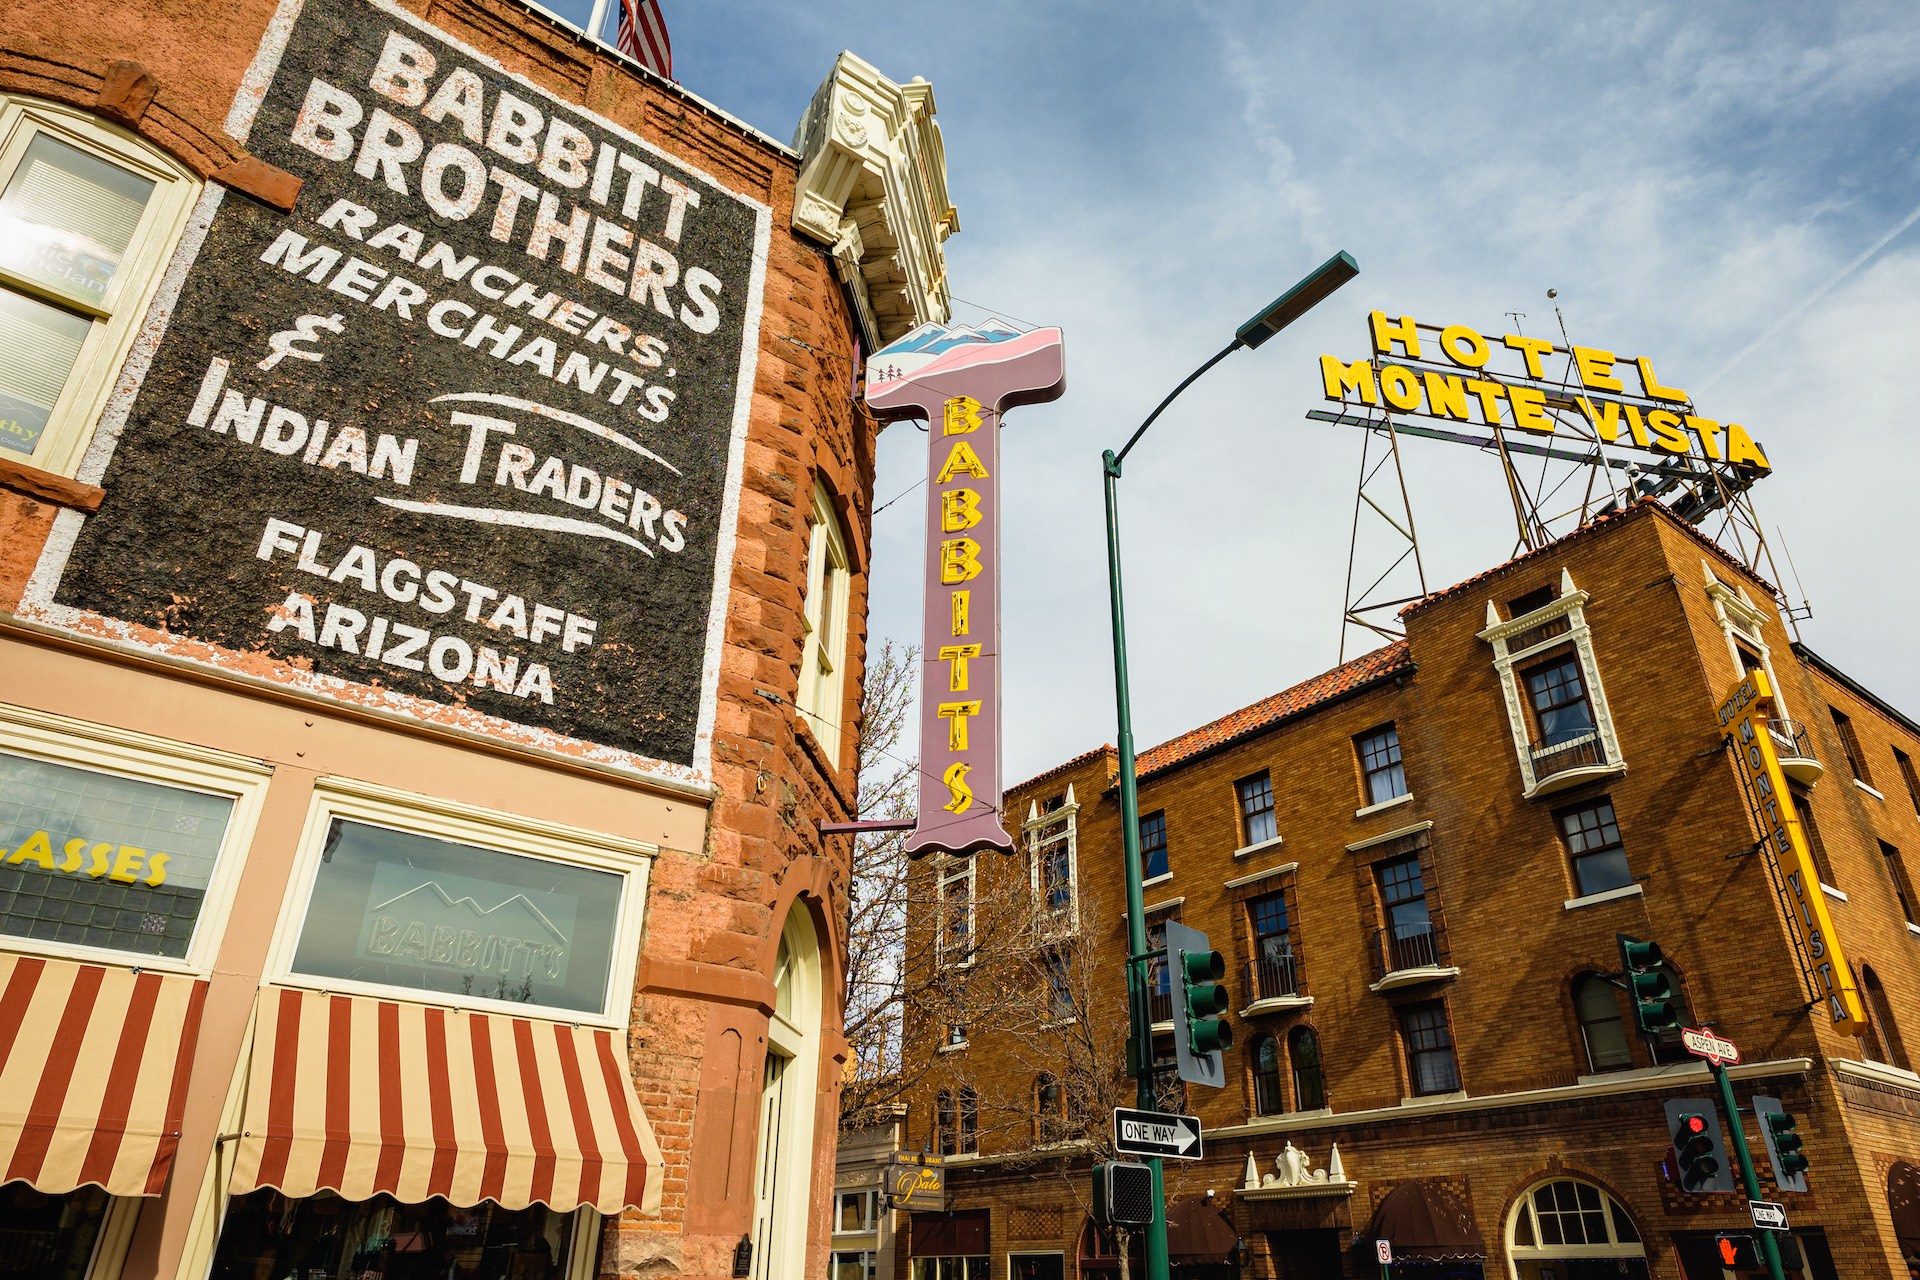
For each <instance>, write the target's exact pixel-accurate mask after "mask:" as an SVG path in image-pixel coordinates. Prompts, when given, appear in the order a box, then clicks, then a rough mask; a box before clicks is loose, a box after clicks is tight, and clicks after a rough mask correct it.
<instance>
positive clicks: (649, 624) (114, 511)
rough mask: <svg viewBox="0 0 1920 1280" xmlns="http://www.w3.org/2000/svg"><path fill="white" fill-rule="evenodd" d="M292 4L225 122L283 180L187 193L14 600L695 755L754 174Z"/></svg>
mask: <svg viewBox="0 0 1920 1280" xmlns="http://www.w3.org/2000/svg"><path fill="white" fill-rule="evenodd" d="M280 13H281V17H280V19H278V20H276V22H275V23H274V25H273V26H272V28H271V29H270V34H269V36H268V41H267V44H266V46H265V47H263V49H262V51H261V55H260V57H259V59H258V60H257V61H256V63H255V65H254V69H253V72H252V73H251V74H250V75H249V77H248V80H247V82H246V87H245V88H243V90H242V100H241V102H240V103H238V104H237V105H236V107H235V111H234V116H233V121H232V122H230V127H232V128H233V129H234V131H235V132H236V134H239V135H242V136H245V137H246V139H247V140H248V142H249V145H250V147H251V149H252V150H253V152H254V154H256V155H258V156H259V157H261V158H262V159H264V160H266V161H268V162H269V163H271V164H275V165H278V166H280V167H282V168H284V169H286V170H288V171H289V172H291V173H293V174H294V175H295V176H297V177H299V178H300V179H301V180H302V182H303V184H304V185H303V188H302V191H301V195H300V198H299V202H298V206H297V208H296V210H295V212H294V213H293V214H292V215H291V216H284V215H282V214H280V213H278V212H276V211H274V210H272V209H269V208H267V207H265V206H263V205H259V204H256V203H254V202H252V201H249V200H247V199H245V198H242V197H237V196H225V197H224V198H223V197H222V196H221V194H220V193H219V192H218V191H217V189H210V190H209V192H208V194H207V195H206V197H204V198H203V201H202V204H201V213H200V215H199V217H198V218H197V219H196V223H195V230H190V231H189V240H188V245H187V247H186V248H185V249H184V250H183V253H182V257H183V258H185V259H189V260H190V266H189V267H188V269H187V270H186V271H185V274H184V277H183V278H182V279H181V280H180V281H179V282H178V284H177V285H170V286H169V287H170V288H177V296H173V297H172V298H171V300H170V299H169V296H168V295H167V293H165V292H163V296H162V299H161V303H160V305H158V306H156V308H155V312H156V315H163V314H164V315H166V316H167V318H166V319H165V321H164V329H163V330H161V331H160V336H159V340H158V343H157V347H156V348H155V349H154V352H153V355H152V358H151V362H150V364H149V366H148V368H147V371H146V374H145V377H144V379H143V380H142V381H141V382H140V384H139V386H138V388H137V390H135V391H133V392H132V393H131V394H130V396H129V397H128V398H127V399H126V400H124V401H119V402H116V404H115V405H114V406H113V407H112V408H111V409H110V410H109V413H108V415H107V418H106V421H105V422H104V423H103V426H102V430H101V431H100V433H99V438H98V439H96V441H95V443H94V446H93V449H92V450H91V451H90V453H89V455H88V457H87V459H86V461H85V463H84V464H83V467H82V471H81V478H82V479H87V480H92V481H95V482H97V483H99V484H100V485H101V486H102V487H103V488H104V489H105V491H106V499H105V501H104V503H103V504H102V506H101V508H100V510H99V512H98V513H97V514H96V515H94V516H92V517H91V518H88V519H86V520H85V521H84V522H81V521H80V520H79V519H78V518H77V517H74V518H73V519H72V520H71V521H70V522H68V523H67V524H65V525H64V526H63V527H62V529H61V530H59V531H57V532H56V535H55V537H54V538H53V539H52V540H51V541H50V543H49V547H48V552H47V556H46V558H45V559H44V560H43V562H42V564H41V566H40V570H39V572H38V573H37V574H36V577H35V580H34V583H33V586H32V588H31V589H30V591H29V595H28V599H27V601H26V602H25V605H24V606H23V609H22V612H23V613H28V614H29V616H38V617H41V618H43V619H45V620H47V621H50V622H53V623H56V624H58V625H62V626H66V627H69V628H72V629H75V630H80V631H86V632H90V633H92V634H101V635H107V636H111V637H115V638H118V639H121V640H127V641H131V642H133V643H136V644H140V645H144V646H147V647H150V648H157V649H161V650H164V651H167V652H170V653H173V654H175V655H176V656H183V657H188V658H192V659H195V660H198V661H201V662H206V663H210V664H213V665H217V666H221V667H224V668H227V669H229V670H236V671H240V672H244V673H249V674H254V675H259V676H263V677H265V678H268V679H272V680H276V681H279V682H282V683H291V684H294V685H296V686H300V687H304V688H306V689H308V690H309V691H312V692H319V693H324V694H327V695H329V696H333V697H337V698H341V699H343V700H346V701H352V702H357V703H360V704H363V705H372V706H376V707H381V708H385V709H388V710H394V711H401V712H405V713H407V714H410V715H414V716H418V717H420V718H424V719H427V720H431V721H437V722H440V723H444V724H449V725H452V726H454V727H462V728H470V729H474V730H478V731H482V732H486V733H489V734H490V735H493V736H504V737H507V738H511V739H515V740H519V741H522V742H524V743H526V744H529V745H535V746H552V747H556V748H558V749H563V750H569V751H572V752H575V753H576V754H587V755H592V756H597V757H599V758H605V759H607V760H609V761H610V762H613V763H624V764H628V765H629V766H631V767H640V768H649V769H651V768H655V767H658V766H665V771H666V772H668V773H685V772H687V771H694V772H698V771H701V770H703V769H704V767H705V747H704V745H703V744H704V742H705V740H706V738H707V737H708V736H709V735H710V733H711V724H712V698H713V685H714V681H715V679H716V674H717V669H718V668H717V659H716V657H715V655H714V653H713V652H712V651H713V650H714V648H715V646H716V645H717V637H718V634H719V623H720V619H721V616H722V614H723V612H724V605H725V585H726V571H727V566H728V561H729V559H730V556H731V542H732V522H733V520H734V518H735V513H736V505H735V504H736V501H737V489H738V476H739V469H740V458H741V452H742V446H743V441H744V435H745V429H746V415H747V408H748V398H749V394H750V389H751V382H752V377H753V367H754V360H755V353H756V351H757V343H758V326H759V306H760V294H761V277H762V273H763V270H764V265H765V261H766V254H767V241H768V227H769V215H768V211H767V209H766V207H765V206H764V205H762V204H760V203H758V202H756V201H753V200H750V199H747V198H745V197H743V196H740V195H737V194H735V193H733V192H731V191H729V190H727V189H726V188H724V187H722V186H720V185H718V184H717V183H715V182H714V181H713V180H711V179H710V178H708V177H707V176H705V175H703V174H701V173H699V172H697V171H695V170H692V169H690V168H688V167H687V166H686V165H684V164H681V163H679V162H678V161H676V160H674V159H673V158H671V157H670V156H667V155H666V154H664V153H662V152H661V151H659V150H657V149H656V148H654V147H653V146H651V145H650V144H649V143H647V142H645V141H644V140H642V139H640V138H638V137H636V136H634V135H633V134H631V133H628V132H626V131H625V130H623V129H621V128H619V127H618V126H616V125H614V124H612V123H610V122H608V121H605V120H602V119H600V118H599V117H597V116H593V115H591V114H588V113H586V112H584V111H582V110H581V109H579V108H577V107H575V106H572V105H571V104H568V103H564V102H561V101H559V100H557V99H555V98H552V97H550V96H549V95H547V94H545V93H544V92H542V91H541V90H539V89H537V88H535V87H533V86H532V85H530V84H529V83H527V82H526V81H524V80H522V79H520V78H518V77H517V76H514V75H512V74H511V73H509V72H507V71H505V70H503V69H502V68H501V67H499V66H497V65H496V64H494V63H492V62H491V61H490V60H488V59H486V58H484V57H482V56H480V55H478V54H475V53H473V52H472V51H470V50H467V49H466V48H464V47H463V46H461V45H458V44H456V43H454V42H452V41H450V40H449V39H447V38H446V37H445V36H443V35H441V34H440V33H438V32H437V31H435V30H433V29H432V28H430V27H427V26H425V25H424V24H422V23H421V22H420V21H419V20H418V19H416V18H414V17H412V16H411V15H408V14H406V13H405V12H403V11H402V10H400V9H398V8H397V7H393V6H391V5H388V4H386V3H384V0H305V3H304V4H297V5H289V4H283V5H282V6H281V10H280ZM289 18H290V20H289ZM208 218H210V222H207V221H205V220H206V219H208ZM202 225H204V226H205V233H204V240H203V241H202V242H201V243H199V244H198V246H197V248H195V246H194V236H195V234H196V231H197V229H198V228H199V227H200V226H202ZM176 269H177V268H176ZM169 302H170V306H169ZM169 312H170V314H169ZM155 323H156V324H158V322H155ZM68 514H71V513H68Z"/></svg>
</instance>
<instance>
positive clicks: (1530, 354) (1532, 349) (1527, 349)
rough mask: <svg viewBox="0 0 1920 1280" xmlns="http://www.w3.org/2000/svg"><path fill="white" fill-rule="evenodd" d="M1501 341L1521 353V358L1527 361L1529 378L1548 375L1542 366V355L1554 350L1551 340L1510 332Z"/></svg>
mask: <svg viewBox="0 0 1920 1280" xmlns="http://www.w3.org/2000/svg"><path fill="white" fill-rule="evenodd" d="M1500 341H1501V342H1503V343H1505V344H1506V345H1507V346H1509V347H1511V348H1513V349H1514V350H1515V351H1518V352H1519V353H1520V358H1521V359H1523V360H1525V361H1526V362H1527V376H1528V377H1529V378H1544V377H1546V376H1547V375H1546V373H1545V372H1544V371H1543V370H1542V368H1541V366H1540V357H1541V356H1544V355H1546V354H1547V353H1548V352H1549V351H1552V350H1553V344H1552V343H1551V342H1548V341H1547V340H1546V339H1545V338H1529V337H1527V336H1526V335H1524V334H1519V333H1510V334H1508V335H1507V336H1506V337H1504V338H1502V339H1500Z"/></svg>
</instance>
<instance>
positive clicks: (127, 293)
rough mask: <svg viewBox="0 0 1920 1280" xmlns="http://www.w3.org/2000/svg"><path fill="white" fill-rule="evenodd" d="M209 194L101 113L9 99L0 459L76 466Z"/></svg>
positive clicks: (0, 125) (0, 315) (0, 215)
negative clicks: (200, 195) (196, 202)
mask: <svg viewBox="0 0 1920 1280" xmlns="http://www.w3.org/2000/svg"><path fill="white" fill-rule="evenodd" d="M198 190H199V183H197V182H196V181H194V180H193V178H192V177H191V176H190V175H189V174H188V173H187V172H186V171H185V170H183V169H181V168H180V167H179V166H178V165H177V164H175V163H174V162H173V161H172V160H169V159H168V158H166V157H165V156H163V155H161V154H160V153H159V152H157V151H154V150H152V149H151V148H148V147H146V146H143V145H142V144H140V143H138V142H135V141H133V140H131V139H128V138H126V137H124V136H122V135H120V134H118V133H115V132H111V131H109V130H108V129H106V128H104V127H103V126H101V125H100V124H99V123H97V122H95V121H94V120H93V119H92V118H91V117H88V116H85V115H83V114H81V113H79V112H74V111H69V110H67V109H65V108H62V107H57V106H54V105H53V104H51V103H42V102H30V101H28V100H26V99H24V98H14V97H8V96H7V95H5V94H0V227H4V228H5V230H4V232H0V457H7V458H12V459H14V460H15V461H17V462H25V463H29V464H31V465H33V466H36V467H39V468H41V469H43V470H47V471H57V472H60V473H62V474H65V475H71V474H72V473H73V471H74V469H75V468H76V467H77V466H78V465H79V462H80V455H81V454H82V453H83V452H85V449H86V444H87V433H88V431H89V430H90V429H91V427H92V425H93V423H94V421H95V420H96V419H97V418H98V417H99V416H100V410H101V407H102V404H103V403H104V401H105V399H106V396H107V393H108V391H109V390H111V388H112V385H113V380H114V378H115V377H116V376H117V375H118V373H119V369H120V364H121V362H122V361H123V360H124V359H125V358H126V353H127V350H128V348H129V347H130V346H131V345H132V342H133V338H134V332H135V329H136V327H137V326H138V325H139V323H140V320H141V317H142V316H143V315H144V314H145V312H146V309H147V305H148V303H150V302H151V301H152V299H153V295H154V292H155V290H156V289H157V288H158V287H159V283H160V277H161V275H162V273H163V271H164V270H165V267H166V263H167V259H168V257H169V256H170V255H171V253H172V251H173V247H174V245H175V243H176V242H177V241H178V240H179V237H180V232H181V230H182V229H183V228H184V227H185V225H186V219H187V215H188V213H189V211H190V210H191V208H192V203H193V198H194V195H195V194H196V192H197V191H198Z"/></svg>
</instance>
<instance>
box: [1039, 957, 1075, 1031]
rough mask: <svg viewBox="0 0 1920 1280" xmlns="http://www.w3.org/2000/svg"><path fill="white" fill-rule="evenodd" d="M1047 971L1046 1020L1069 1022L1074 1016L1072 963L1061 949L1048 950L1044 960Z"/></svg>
mask: <svg viewBox="0 0 1920 1280" xmlns="http://www.w3.org/2000/svg"><path fill="white" fill-rule="evenodd" d="M1045 964H1046V970H1047V1018H1048V1020H1049V1021H1052V1022H1070V1021H1072V1020H1073V1016H1074V1001H1073V961H1072V959H1071V958H1070V957H1069V956H1068V955H1067V953H1066V950H1065V949H1064V948H1061V947H1053V948H1050V949H1049V950H1048V951H1047V952H1046V958H1045Z"/></svg>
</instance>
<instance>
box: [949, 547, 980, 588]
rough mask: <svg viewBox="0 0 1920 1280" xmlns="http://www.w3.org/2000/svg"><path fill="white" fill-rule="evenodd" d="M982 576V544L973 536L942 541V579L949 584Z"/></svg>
mask: <svg viewBox="0 0 1920 1280" xmlns="http://www.w3.org/2000/svg"><path fill="white" fill-rule="evenodd" d="M979 576H980V544H979V543H977V542H975V541H974V540H973V539H972V538H945V539H942V540H941V543H940V581H941V582H943V583H945V584H946V585H947V586H949V587H950V586H952V585H954V584H955V583H956V582H968V581H971V580H972V579H974V578H977V577H979Z"/></svg>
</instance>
